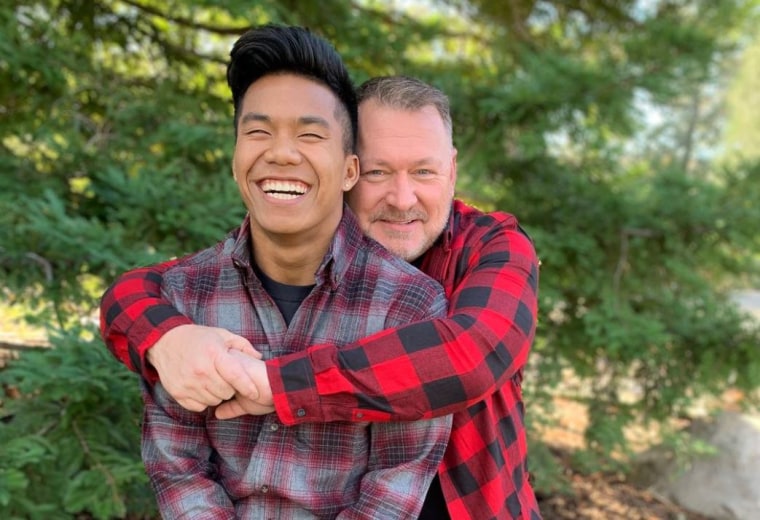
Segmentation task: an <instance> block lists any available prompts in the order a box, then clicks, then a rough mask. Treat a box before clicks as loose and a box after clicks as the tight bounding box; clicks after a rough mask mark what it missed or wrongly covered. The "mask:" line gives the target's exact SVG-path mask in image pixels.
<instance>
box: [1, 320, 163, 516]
mask: <svg viewBox="0 0 760 520" xmlns="http://www.w3.org/2000/svg"><path fill="white" fill-rule="evenodd" d="M94 333H95V331H94V330H93V329H92V328H89V329H71V330H68V331H66V332H64V333H61V334H60V335H57V336H55V337H54V338H53V341H52V346H51V347H50V348H49V349H48V348H44V349H37V350H30V351H28V352H24V353H23V354H22V355H21V357H20V358H19V359H18V360H17V361H15V362H14V363H12V364H11V365H10V366H8V367H7V368H6V369H4V370H3V371H0V385H2V386H3V387H4V388H12V389H14V390H15V391H17V392H19V394H20V397H18V398H14V399H8V400H6V401H5V402H4V403H3V407H2V409H1V410H2V422H0V444H1V445H2V446H3V450H2V451H1V452H0V468H2V469H0V510H2V511H3V512H4V514H3V518H29V519H45V520H47V519H51V518H75V517H77V515H81V514H85V513H86V514H88V515H90V516H91V517H92V518H97V519H107V518H124V517H125V516H126V514H127V512H129V513H130V514H131V515H132V517H133V518H137V517H138V516H143V515H148V514H151V513H154V512H155V504H154V502H153V501H152V500H145V499H144V498H140V497H151V496H152V491H151V490H150V489H149V486H148V483H147V477H146V475H145V471H144V469H143V465H142V461H141V460H140V456H139V453H140V424H139V417H140V410H141V407H142V402H141V399H140V395H139V385H138V380H137V377H136V376H135V375H134V374H130V373H127V372H126V371H125V370H124V369H123V367H121V366H120V365H119V364H118V363H117V362H116V361H115V360H114V359H113V358H112V357H111V355H110V354H109V353H108V352H107V351H106V350H105V349H104V348H103V347H102V345H101V343H100V340H99V339H95V336H94Z"/></svg>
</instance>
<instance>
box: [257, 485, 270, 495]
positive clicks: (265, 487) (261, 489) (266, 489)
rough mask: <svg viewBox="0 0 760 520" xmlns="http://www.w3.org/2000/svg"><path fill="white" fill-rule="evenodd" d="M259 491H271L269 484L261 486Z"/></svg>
mask: <svg viewBox="0 0 760 520" xmlns="http://www.w3.org/2000/svg"><path fill="white" fill-rule="evenodd" d="M259 491H261V492H262V493H269V486H261V487H260V488H259Z"/></svg>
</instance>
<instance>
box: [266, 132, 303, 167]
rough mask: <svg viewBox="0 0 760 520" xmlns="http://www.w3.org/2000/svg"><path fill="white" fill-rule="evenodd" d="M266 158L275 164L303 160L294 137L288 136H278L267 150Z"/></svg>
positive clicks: (293, 162)
mask: <svg viewBox="0 0 760 520" xmlns="http://www.w3.org/2000/svg"><path fill="white" fill-rule="evenodd" d="M265 159H266V160H267V161H269V162H273V163H275V164H296V163H298V162H300V160H301V153H300V152H299V151H298V147H297V146H296V143H295V141H294V140H293V139H291V138H290V137H287V136H276V137H274V138H273V139H272V142H271V146H270V147H269V149H268V150H267V151H266V155H265Z"/></svg>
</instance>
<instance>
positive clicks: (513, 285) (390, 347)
mask: <svg viewBox="0 0 760 520" xmlns="http://www.w3.org/2000/svg"><path fill="white" fill-rule="evenodd" d="M511 239H512V241H513V242H514V241H515V240H518V241H521V242H520V244H519V246H520V247H519V248H518V247H517V246H516V245H515V244H512V246H511V250H510V253H512V254H511V256H510V255H507V254H504V250H505V249H506V247H507V246H506V245H504V244H497V245H496V246H493V248H494V249H495V252H494V253H493V254H487V253H488V251H485V253H484V254H483V255H481V257H480V261H479V262H478V263H477V264H476V265H473V266H469V267H468V271H467V272H466V273H465V274H464V275H463V276H462V277H461V281H460V283H459V284H458V285H457V287H456V288H455V290H454V291H453V292H452V294H451V296H450V299H451V304H450V307H449V314H448V316H447V318H445V319H434V320H429V321H425V322H419V323H416V324H411V325H408V326H405V327H401V328H397V329H391V330H387V331H383V332H380V333H378V334H375V335H373V336H370V337H369V338H366V339H364V340H361V341H359V342H357V343H355V344H353V345H349V346H346V347H342V348H340V349H338V348H336V347H334V346H332V345H319V346H314V347H311V348H310V349H308V350H306V351H303V352H298V353H294V354H291V355H289V356H285V357H281V358H277V359H274V360H270V361H268V362H267V375H268V378H269V381H270V384H271V387H272V392H273V396H274V404H275V408H276V411H277V414H278V416H279V417H280V419H281V420H282V421H283V422H284V423H286V424H295V423H299V422H324V421H338V420H346V421H362V420H371V421H382V420H414V419H419V418H430V417H438V416H441V415H445V414H448V413H455V412H459V411H462V410H464V409H466V408H467V407H468V406H471V405H472V404H474V403H476V402H478V401H481V400H482V399H484V398H485V397H487V396H489V395H491V394H493V393H494V392H496V391H497V390H498V389H499V388H500V387H501V386H502V385H504V384H505V383H506V382H507V381H509V380H510V379H512V378H515V377H517V376H518V374H520V373H521V371H522V369H523V368H524V365H525V363H526V361H527V357H528V353H529V351H530V348H531V345H532V342H533V338H534V335H535V327H536V315H537V288H538V260H537V258H536V256H535V252H534V251H533V248H532V245H531V244H530V242H529V241H528V240H527V238H524V237H522V236H521V235H520V236H519V237H514V236H513V237H511ZM516 251H517V252H516ZM518 252H519V254H518ZM353 360H364V361H363V363H361V366H359V365H357V364H356V363H355V362H354V361H353Z"/></svg>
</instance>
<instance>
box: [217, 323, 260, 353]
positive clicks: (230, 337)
mask: <svg viewBox="0 0 760 520" xmlns="http://www.w3.org/2000/svg"><path fill="white" fill-rule="evenodd" d="M216 331H217V332H218V333H219V335H220V336H221V337H222V339H223V340H224V344H225V345H226V346H227V348H228V349H234V350H239V351H240V352H245V353H246V354H249V355H251V356H254V357H256V358H257V359H259V358H261V353H260V352H259V351H258V350H256V349H255V348H253V345H251V342H250V341H248V340H247V339H245V338H244V337H243V336H239V335H237V334H233V333H232V332H230V331H228V330H227V329H222V328H217V329H216Z"/></svg>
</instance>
